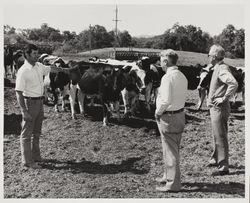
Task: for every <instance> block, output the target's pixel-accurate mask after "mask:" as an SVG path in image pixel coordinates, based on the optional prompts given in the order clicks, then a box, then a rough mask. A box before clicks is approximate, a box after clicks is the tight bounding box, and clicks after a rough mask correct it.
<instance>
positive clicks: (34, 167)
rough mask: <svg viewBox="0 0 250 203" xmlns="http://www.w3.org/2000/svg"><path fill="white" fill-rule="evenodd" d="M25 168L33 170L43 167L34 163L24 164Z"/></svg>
mask: <svg viewBox="0 0 250 203" xmlns="http://www.w3.org/2000/svg"><path fill="white" fill-rule="evenodd" d="M23 166H24V167H25V168H32V169H41V168H42V167H41V166H39V165H38V164H36V163H32V164H24V165H23Z"/></svg>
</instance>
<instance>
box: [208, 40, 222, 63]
mask: <svg viewBox="0 0 250 203" xmlns="http://www.w3.org/2000/svg"><path fill="white" fill-rule="evenodd" d="M208 55H209V56H214V57H215V58H216V59H217V60H219V61H220V60H222V59H224V57H225V50H224V49H223V48H222V46H220V45H217V44H215V45H213V46H211V48H210V51H209V54H208Z"/></svg>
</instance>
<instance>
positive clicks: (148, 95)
mask: <svg viewBox="0 0 250 203" xmlns="http://www.w3.org/2000/svg"><path fill="white" fill-rule="evenodd" d="M152 86H153V83H152V82H150V83H149V84H148V85H147V86H146V89H145V105H146V110H147V111H148V112H150V104H149V102H150V98H151V91H152Z"/></svg>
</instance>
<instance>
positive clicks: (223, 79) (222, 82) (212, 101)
mask: <svg viewBox="0 0 250 203" xmlns="http://www.w3.org/2000/svg"><path fill="white" fill-rule="evenodd" d="M208 56H209V62H210V63H211V64H212V65H214V71H213V75H212V79H211V82H210V88H209V94H208V100H207V105H208V107H209V108H210V117H211V124H212V134H213V138H214V151H213V154H212V157H211V159H210V161H209V164H208V166H217V167H218V171H215V172H213V173H212V175H227V174H229V164H228V138H227V133H228V118H229V114H230V104H229V98H230V97H231V96H232V95H233V94H234V93H235V92H236V90H237V87H238V83H237V81H236V80H235V78H234V76H233V75H232V73H231V71H230V69H229V67H228V65H226V64H225V63H224V62H223V59H224V57H225V50H224V49H223V48H222V47H221V46H220V45H213V46H212V47H211V48H210V51H209V54H208Z"/></svg>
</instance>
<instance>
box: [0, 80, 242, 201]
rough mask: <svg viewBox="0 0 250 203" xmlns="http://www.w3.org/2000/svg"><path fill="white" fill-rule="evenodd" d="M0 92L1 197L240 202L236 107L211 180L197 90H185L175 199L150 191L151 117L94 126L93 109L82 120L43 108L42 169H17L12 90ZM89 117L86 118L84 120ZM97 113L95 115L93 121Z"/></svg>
mask: <svg viewBox="0 0 250 203" xmlns="http://www.w3.org/2000/svg"><path fill="white" fill-rule="evenodd" d="M7 85H8V87H5V88H4V137H5V138H8V139H9V141H8V142H5V143H4V198H243V197H244V196H245V110H244V107H243V106H241V102H240V101H239V102H238V103H237V104H239V107H238V109H233V110H232V113H231V116H230V120H229V149H230V175H226V176H223V177H220V176H217V177H213V176H211V175H210V174H211V172H212V171H214V170H215V168H207V167H206V164H207V161H208V159H209V157H210V154H211V152H212V137H211V126H210V117H209V112H208V111H207V108H206V107H205V104H204V105H203V108H202V110H201V111H196V110H195V104H196V102H197V99H198V97H197V95H198V92H197V91H196V90H195V91H189V95H188V100H187V103H186V110H185V111H186V122H187V124H186V128H185V132H184V133H183V138H182V142H181V150H180V154H181V160H180V167H181V174H182V175H181V179H182V185H183V190H182V191H181V192H179V193H162V192H156V190H155V187H156V185H157V183H156V182H155V178H156V177H158V176H161V174H162V165H163V164H162V151H161V140H160V136H159V135H158V133H157V130H156V124H155V122H154V119H152V118H147V119H144V118H140V117H132V118H130V119H125V120H123V121H122V123H120V124H118V123H117V121H116V119H115V118H113V119H111V126H109V127H102V120H101V116H100V115H99V114H100V112H101V109H100V108H99V107H92V108H93V109H89V114H90V116H89V117H87V118H85V117H83V115H79V114H78V115H77V119H76V120H72V119H71V115H70V112H69V111H68V112H59V113H56V112H54V108H53V106H51V105H50V106H46V105H45V106H44V110H45V120H44V123H43V134H42V137H41V154H42V157H43V158H44V162H43V163H42V164H41V165H42V167H43V168H42V169H38V170H34V169H24V168H22V167H21V157H20V143H19V134H20V130H21V123H20V122H21V114H20V110H19V107H18V105H17V101H16V97H15V91H14V87H13V86H14V84H13V83H10V84H7ZM93 112H94V113H93ZM91 114H92V117H91ZM97 114H98V115H99V116H97Z"/></svg>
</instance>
